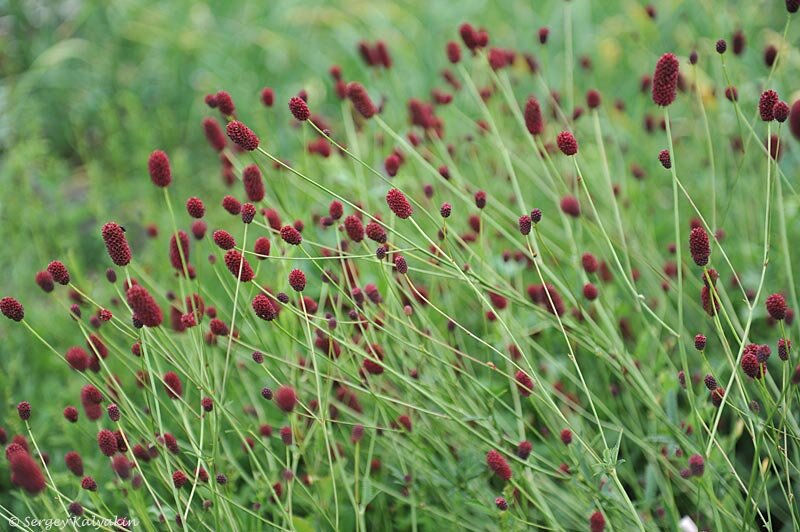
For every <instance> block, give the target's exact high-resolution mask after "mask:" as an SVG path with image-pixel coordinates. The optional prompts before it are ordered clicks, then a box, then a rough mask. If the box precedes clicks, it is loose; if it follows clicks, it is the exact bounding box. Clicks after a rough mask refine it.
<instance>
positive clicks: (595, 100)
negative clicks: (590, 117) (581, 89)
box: [586, 89, 601, 109]
mask: <svg viewBox="0 0 800 532" xmlns="http://www.w3.org/2000/svg"><path fill="white" fill-rule="evenodd" d="M600 102H601V98H600V92H598V91H596V90H594V89H592V90H590V91H589V92H587V93H586V106H587V107H588V108H589V109H597V108H598V107H600Z"/></svg>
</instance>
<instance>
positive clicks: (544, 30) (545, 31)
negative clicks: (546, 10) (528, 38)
mask: <svg viewBox="0 0 800 532" xmlns="http://www.w3.org/2000/svg"><path fill="white" fill-rule="evenodd" d="M538 34H539V42H540V43H541V44H547V37H548V36H549V35H550V28H548V27H547V26H543V27H541V28H539V32H538Z"/></svg>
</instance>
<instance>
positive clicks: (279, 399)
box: [274, 385, 297, 412]
mask: <svg viewBox="0 0 800 532" xmlns="http://www.w3.org/2000/svg"><path fill="white" fill-rule="evenodd" d="M274 397H275V404H276V405H278V408H280V409H281V410H283V411H284V412H291V411H292V410H294V407H295V405H297V394H296V393H295V391H294V388H292V387H291V386H285V385H284V386H280V387H278V389H277V390H276V391H275V396H274Z"/></svg>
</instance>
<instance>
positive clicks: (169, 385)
mask: <svg viewBox="0 0 800 532" xmlns="http://www.w3.org/2000/svg"><path fill="white" fill-rule="evenodd" d="M164 388H165V389H166V390H167V395H168V396H169V397H170V399H177V398H178V397H180V396H182V395H183V383H182V382H181V378H180V377H179V376H178V374H177V373H175V372H174V371H168V372H166V373H164Z"/></svg>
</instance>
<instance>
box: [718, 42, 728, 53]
mask: <svg viewBox="0 0 800 532" xmlns="http://www.w3.org/2000/svg"><path fill="white" fill-rule="evenodd" d="M716 49H717V53H718V54H724V53H725V50H727V49H728V43H727V42H725V39H719V40H718V41H717V44H716Z"/></svg>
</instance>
